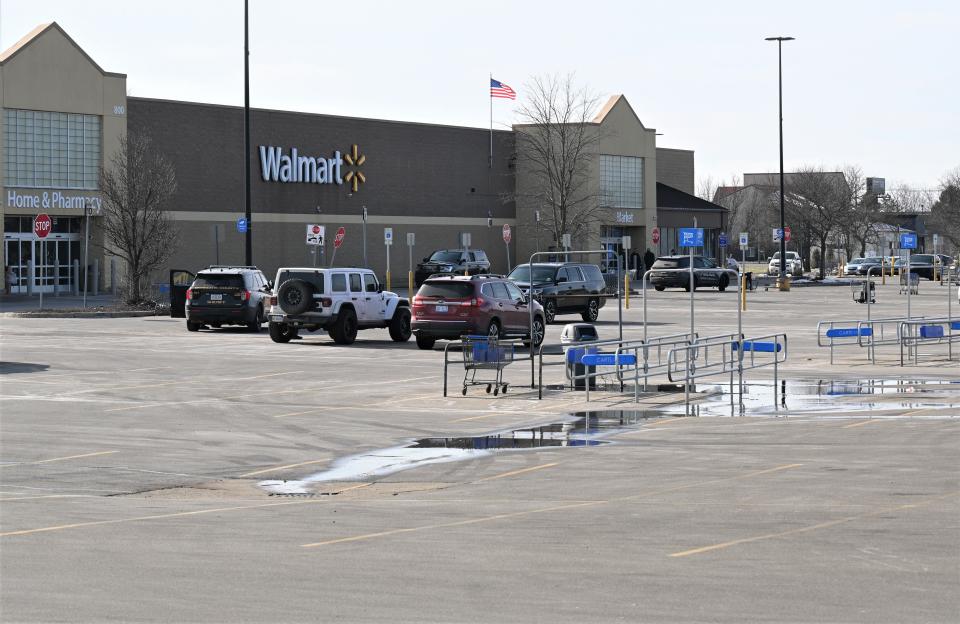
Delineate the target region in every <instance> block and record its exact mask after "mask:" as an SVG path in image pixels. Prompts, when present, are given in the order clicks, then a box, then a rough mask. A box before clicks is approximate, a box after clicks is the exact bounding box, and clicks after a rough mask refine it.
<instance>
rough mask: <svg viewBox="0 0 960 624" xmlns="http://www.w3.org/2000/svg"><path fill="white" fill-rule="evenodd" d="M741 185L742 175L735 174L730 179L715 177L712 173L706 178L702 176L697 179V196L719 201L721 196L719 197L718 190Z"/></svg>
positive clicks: (709, 200) (710, 200)
mask: <svg viewBox="0 0 960 624" xmlns="http://www.w3.org/2000/svg"><path fill="white" fill-rule="evenodd" d="M738 186H741V182H740V176H738V175H737V174H735V173H734V174H733V175H731V176H730V178H729V179H726V178H714V177H713V176H711V175H708V176H707V177H705V178H700V179H699V180H697V197H699V198H700V199H705V200H707V201H708V202H717V201H718V200H719V199H721V198H719V197H717V191H718V190H720V189H721V188H723V187H738Z"/></svg>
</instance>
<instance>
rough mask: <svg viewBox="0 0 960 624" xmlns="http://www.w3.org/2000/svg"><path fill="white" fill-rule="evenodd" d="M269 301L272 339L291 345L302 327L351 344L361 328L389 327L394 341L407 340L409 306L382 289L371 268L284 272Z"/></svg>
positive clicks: (396, 296) (311, 269)
mask: <svg viewBox="0 0 960 624" xmlns="http://www.w3.org/2000/svg"><path fill="white" fill-rule="evenodd" d="M275 283H276V284H277V289H276V295H274V296H273V297H271V298H270V313H269V318H270V338H272V339H273V341H274V342H290V340H291V339H293V338H295V337H296V336H298V335H299V332H300V330H301V329H305V330H307V331H311V332H314V331H318V330H321V329H322V330H326V332H327V333H328V334H329V335H330V337H331V338H333V340H334V342H336V343H337V344H343V345H348V344H352V343H353V342H354V341H355V340H356V339H357V331H358V330H361V329H373V328H378V327H379V328H387V329H389V330H390V338H392V339H393V340H394V341H395V342H406V341H407V340H410V302H409V300H407V299H406V298H404V297H400V296H398V295H397V294H396V293H392V292H389V291H385V290H383V287H382V286H381V285H380V282H379V280H377V276H376V274H374V272H373V271H371V270H370V269H355V268H342V269H318V268H282V269H280V270H278V271H277V278H276V282H275Z"/></svg>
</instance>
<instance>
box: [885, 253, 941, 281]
mask: <svg viewBox="0 0 960 624" xmlns="http://www.w3.org/2000/svg"><path fill="white" fill-rule="evenodd" d="M935 259H936V256H934V255H933V254H911V255H910V272H911V273H915V274H917V275H919V276H920V277H925V278H927V279H928V280H932V279H933V263H934V260H935ZM906 268H907V259H906V258H897V259H896V260H895V261H894V264H893V271H894V273H896V274H897V275H899V274H900V272H901V271H905V270H906ZM937 270H938V271H939V268H938V269H937Z"/></svg>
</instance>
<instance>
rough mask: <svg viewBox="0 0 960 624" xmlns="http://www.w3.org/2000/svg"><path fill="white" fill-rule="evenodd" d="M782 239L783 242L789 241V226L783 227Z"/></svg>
mask: <svg viewBox="0 0 960 624" xmlns="http://www.w3.org/2000/svg"><path fill="white" fill-rule="evenodd" d="M783 241H784V242H785V243H789V242H790V228H789V227H784V228H783Z"/></svg>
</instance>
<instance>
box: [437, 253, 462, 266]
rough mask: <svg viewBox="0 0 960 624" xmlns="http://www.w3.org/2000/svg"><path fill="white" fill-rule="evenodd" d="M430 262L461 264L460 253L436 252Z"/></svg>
mask: <svg viewBox="0 0 960 624" xmlns="http://www.w3.org/2000/svg"><path fill="white" fill-rule="evenodd" d="M430 262H450V263H452V264H459V263H460V252H459V251H435V252H433V255H432V256H430Z"/></svg>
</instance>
